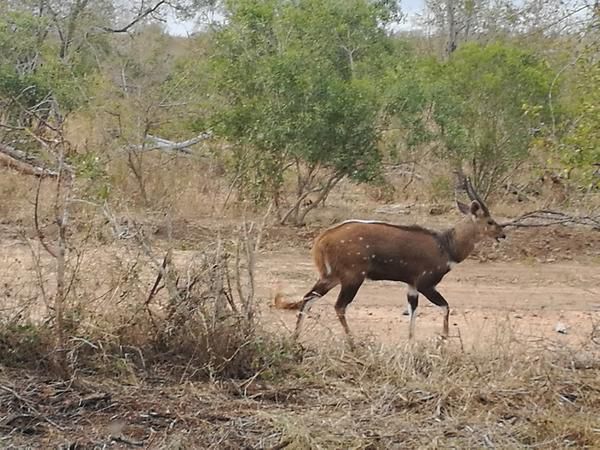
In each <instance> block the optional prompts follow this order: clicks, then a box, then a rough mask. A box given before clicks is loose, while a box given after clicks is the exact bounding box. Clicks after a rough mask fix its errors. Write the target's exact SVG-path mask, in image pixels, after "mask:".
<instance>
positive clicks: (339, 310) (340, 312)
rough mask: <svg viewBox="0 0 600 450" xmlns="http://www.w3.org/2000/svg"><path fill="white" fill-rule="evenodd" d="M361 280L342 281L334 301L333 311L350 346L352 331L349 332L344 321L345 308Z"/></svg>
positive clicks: (352, 298) (354, 294)
mask: <svg viewBox="0 0 600 450" xmlns="http://www.w3.org/2000/svg"><path fill="white" fill-rule="evenodd" d="M363 281H364V279H363V280H359V281H354V282H350V283H342V289H341V290H340V294H339V295H338V298H337V301H336V302H335V313H336V314H337V317H338V319H339V321H340V323H341V324H342V327H344V331H345V332H346V337H347V338H348V340H349V342H350V345H351V346H352V333H350V328H349V327H348V322H347V321H346V308H347V307H348V305H349V304H350V303H351V302H352V300H354V297H356V293H357V292H358V290H359V289H360V286H361V285H362V283H363Z"/></svg>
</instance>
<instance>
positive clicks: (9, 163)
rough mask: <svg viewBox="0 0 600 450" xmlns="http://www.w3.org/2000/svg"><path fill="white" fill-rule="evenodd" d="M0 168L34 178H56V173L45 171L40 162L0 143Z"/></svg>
mask: <svg viewBox="0 0 600 450" xmlns="http://www.w3.org/2000/svg"><path fill="white" fill-rule="evenodd" d="M0 166H5V167H9V168H12V169H15V170H17V171H19V172H21V173H23V174H25V175H33V176H36V177H57V176H58V172H57V171H55V170H51V169H47V168H46V167H45V164H44V162H43V161H42V160H40V159H38V158H36V157H35V156H32V155H29V154H27V153H25V152H22V151H21V150H17V149H15V148H12V147H11V146H9V145H7V144H2V143H0Z"/></svg>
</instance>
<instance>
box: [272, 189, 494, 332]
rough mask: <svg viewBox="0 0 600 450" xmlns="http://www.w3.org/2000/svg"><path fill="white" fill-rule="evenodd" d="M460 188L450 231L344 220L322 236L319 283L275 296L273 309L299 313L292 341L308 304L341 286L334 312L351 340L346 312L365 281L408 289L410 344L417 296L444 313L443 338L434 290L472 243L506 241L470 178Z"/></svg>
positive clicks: (442, 302) (315, 252) (440, 301)
mask: <svg viewBox="0 0 600 450" xmlns="http://www.w3.org/2000/svg"><path fill="white" fill-rule="evenodd" d="M462 185H463V187H464V189H465V190H466V192H467V194H468V196H469V198H470V199H471V203H470V204H469V205H466V204H464V203H461V202H460V201H458V200H456V204H457V207H458V209H459V211H460V212H461V213H463V214H464V215H465V216H466V217H465V218H464V219H463V220H461V221H460V222H458V223H457V224H456V225H455V226H454V227H452V228H450V229H449V230H446V231H443V232H437V231H433V230H430V229H427V228H423V227H421V226H418V225H410V226H406V225H396V224H392V223H387V222H379V221H365V220H347V221H344V222H342V223H339V224H337V225H334V226H332V227H331V228H328V229H327V230H325V231H324V232H323V233H321V234H320V235H319V236H318V237H317V238H316V239H315V241H314V245H313V247H312V257H313V261H314V264H315V266H316V268H317V270H318V272H319V280H318V281H317V282H316V283H315V285H314V286H313V287H312V288H311V289H310V291H308V293H306V295H304V297H303V298H302V299H301V300H299V301H297V302H292V303H287V302H284V301H283V300H282V298H281V296H280V295H277V296H276V297H275V307H277V308H280V309H292V310H299V313H298V318H297V321H296V328H295V331H294V339H297V338H298V336H299V335H300V330H301V328H302V323H303V321H304V317H305V314H306V313H308V311H309V310H310V307H311V306H312V304H313V302H314V301H316V300H317V299H319V298H321V297H323V296H324V295H325V294H327V292H329V291H330V290H331V289H333V288H334V287H336V286H337V285H340V284H341V289H340V293H339V295H338V298H337V301H336V303H335V312H336V314H337V317H338V319H339V321H340V323H341V324H342V327H343V328H344V331H345V333H346V336H347V337H348V338H349V339H350V338H351V333H350V328H349V327H348V322H347V320H346V308H347V307H348V305H349V304H350V303H351V302H352V300H354V297H355V296H356V294H357V292H358V290H359V289H360V287H361V285H362V284H363V282H364V281H365V280H366V279H369V280H388V281H402V282H404V283H406V284H407V285H408V293H407V300H408V315H409V332H408V336H409V340H412V339H413V337H414V332H415V313H416V310H417V306H418V301H419V294H423V295H424V296H425V297H426V298H427V299H428V300H429V301H430V302H432V303H433V304H434V305H437V306H439V307H441V308H442V309H443V314H444V316H443V330H442V337H443V338H446V337H447V336H448V317H449V315H450V308H449V306H448V302H447V301H446V299H445V298H444V297H443V296H442V294H440V293H439V291H438V290H437V289H436V286H437V285H438V283H439V282H440V281H441V280H442V278H443V277H444V275H446V274H447V273H448V272H449V271H450V270H451V269H452V268H453V267H454V266H455V265H456V264H458V263H460V262H461V261H464V260H465V259H466V258H467V257H468V256H469V254H470V253H471V252H472V251H473V249H474V248H475V244H476V243H477V242H479V241H481V240H482V239H484V238H486V237H489V238H494V239H496V240H497V241H499V240H500V239H504V238H505V237H506V235H505V234H504V231H503V228H502V226H501V225H499V224H498V223H496V221H495V220H494V219H493V218H492V217H491V215H490V212H489V210H488V208H487V206H486V205H485V203H484V202H483V201H482V200H481V198H480V197H479V196H478V195H477V192H476V191H475V189H473V186H472V185H471V182H470V181H469V179H468V178H465V177H463V178H462Z"/></svg>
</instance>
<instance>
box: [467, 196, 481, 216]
mask: <svg viewBox="0 0 600 450" xmlns="http://www.w3.org/2000/svg"><path fill="white" fill-rule="evenodd" d="M470 213H471V214H473V215H474V216H475V217H481V216H483V214H484V212H483V208H482V207H481V204H480V203H479V202H478V201H477V200H473V201H472V202H471V206H470Z"/></svg>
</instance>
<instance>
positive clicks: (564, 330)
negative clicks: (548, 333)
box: [554, 322, 567, 334]
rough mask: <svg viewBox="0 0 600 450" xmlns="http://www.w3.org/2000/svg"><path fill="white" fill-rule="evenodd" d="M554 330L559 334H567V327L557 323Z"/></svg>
mask: <svg viewBox="0 0 600 450" xmlns="http://www.w3.org/2000/svg"><path fill="white" fill-rule="evenodd" d="M554 330H555V331H556V332H557V333H560V334H567V326H566V325H565V324H564V323H562V322H558V323H557V324H556V326H555V327H554Z"/></svg>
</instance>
